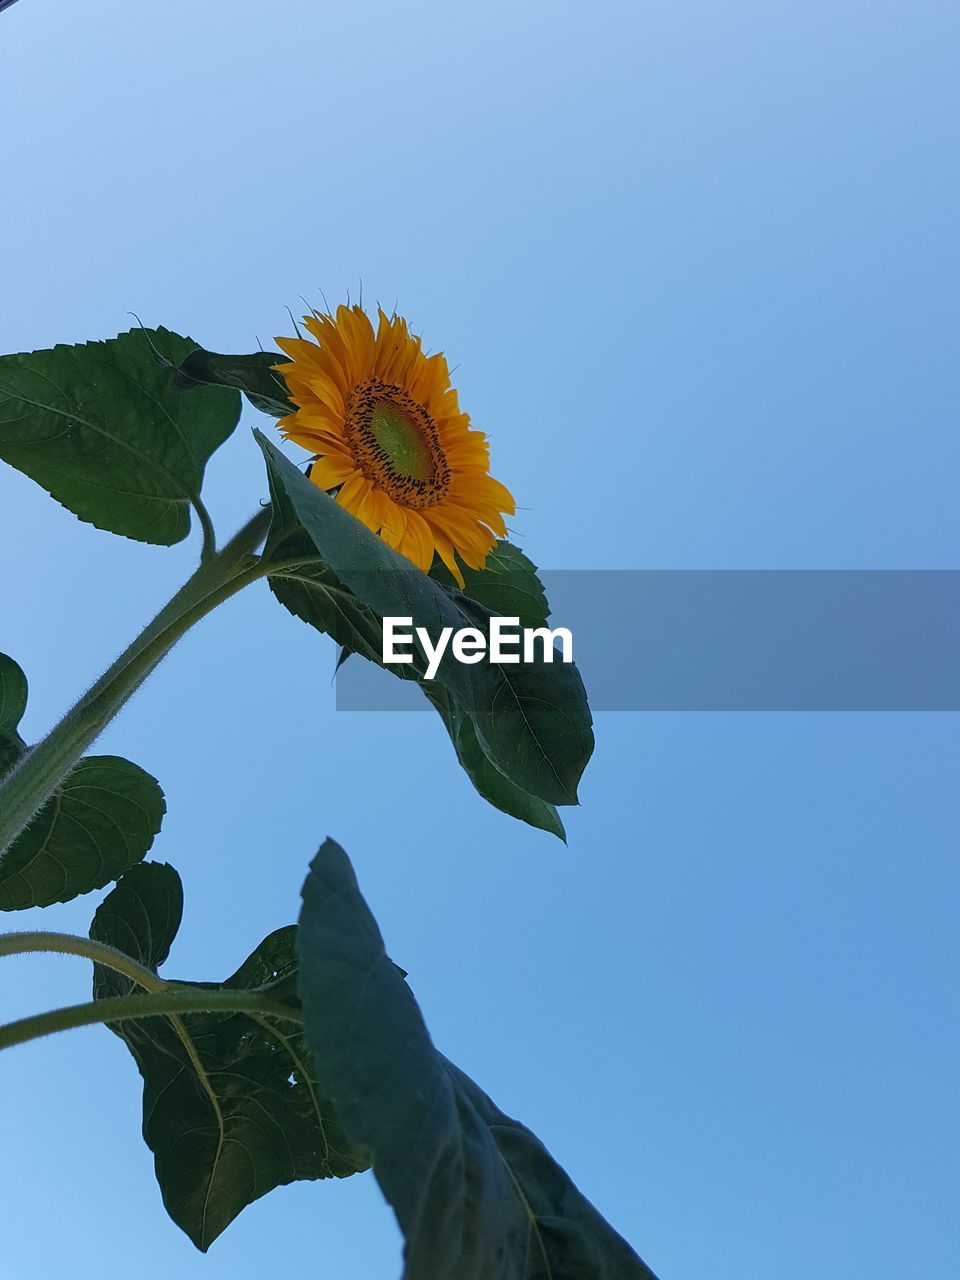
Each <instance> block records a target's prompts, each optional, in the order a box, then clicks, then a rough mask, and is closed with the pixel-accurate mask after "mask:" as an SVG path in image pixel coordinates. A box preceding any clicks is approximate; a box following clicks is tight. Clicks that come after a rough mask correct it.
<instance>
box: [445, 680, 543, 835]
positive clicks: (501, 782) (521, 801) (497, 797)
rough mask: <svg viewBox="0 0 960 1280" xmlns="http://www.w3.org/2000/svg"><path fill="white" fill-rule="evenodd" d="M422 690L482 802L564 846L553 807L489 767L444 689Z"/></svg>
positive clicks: (465, 720)
mask: <svg viewBox="0 0 960 1280" xmlns="http://www.w3.org/2000/svg"><path fill="white" fill-rule="evenodd" d="M421 688H422V689H423V692H424V693H425V694H426V696H427V700H428V701H429V702H430V703H432V705H433V706H434V707H435V708H436V709H437V711H438V712H439V713H440V719H441V720H442V721H443V723H444V725H445V726H446V730H447V733H449V735H450V740H451V742H452V743H453V746H454V750H455V751H456V753H457V759H458V760H459V761H460V764H461V766H462V768H463V770H464V772H465V773H466V775H467V777H468V778H469V779H470V781H471V782H472V783H473V785H474V787H476V789H477V791H478V792H479V794H480V795H481V796H483V798H484V800H486V801H488V802H489V803H490V804H492V805H493V807H494V808H495V809H499V810H500V811H501V812H502V813H507V814H509V815H510V817H511V818H518V819H519V820H520V821H521V822H526V823H528V824H529V825H530V826H531V827H538V828H539V829H540V830H541V831H549V832H550V834H551V835H555V836H558V837H559V838H560V839H561V840H562V841H563V842H564V844H566V840H567V833H566V831H565V830H564V826H563V822H562V821H561V819H560V815H559V814H558V813H557V810H556V807H555V806H554V805H552V804H547V802H546V801H545V800H540V799H539V798H538V797H537V796H532V795H530V794H529V792H527V791H524V790H523V789H522V788H521V787H518V786H517V785H516V784H515V783H513V782H511V781H510V779H509V778H507V777H505V776H504V775H503V774H502V773H501V772H500V770H499V769H497V768H495V767H494V766H493V765H492V764H491V763H490V761H489V760H488V759H487V757H486V756H485V755H484V754H483V750H482V748H481V746H480V743H479V742H478V741H477V734H476V731H475V729H474V727H473V721H472V720H471V719H470V717H469V716H468V715H466V714H465V713H464V712H462V711H459V710H458V709H457V708H456V707H455V706H454V705H453V703H452V702H451V700H450V696H449V694H448V693H447V691H446V690H445V689H441V688H438V687H437V685H436V683H435V682H431V683H430V684H428V683H426V682H424V683H423V684H422V685H421Z"/></svg>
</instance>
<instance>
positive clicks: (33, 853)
mask: <svg viewBox="0 0 960 1280" xmlns="http://www.w3.org/2000/svg"><path fill="white" fill-rule="evenodd" d="M26 705H27V680H26V676H25V675H24V674H23V672H22V670H21V669H20V667H19V666H18V665H17V663H16V662H14V660H13V659H12V658H9V657H7V655H6V654H0V773H2V772H6V770H7V769H10V768H11V767H12V766H13V765H14V764H15V763H16V761H17V760H18V759H19V757H20V756H21V755H23V753H24V752H25V751H26V749H27V744H26V743H25V742H24V741H23V739H22V738H21V737H20V734H19V731H18V727H17V726H18V725H19V723H20V719H21V717H22V715H23V713H24V711H25V709H26ZM165 810H166V805H165V802H164V798H163V792H162V791H161V789H160V784H159V783H158V782H157V780H156V778H153V777H151V776H150V774H149V773H147V772H146V771H145V770H143V769H141V768H140V767H139V765H135V764H131V762H130V761H129V760H124V759H122V758H121V757H120V756H86V757H85V758H84V759H83V760H81V761H80V762H79V764H77V765H75V766H74V768H73V769H72V770H71V772H70V773H69V774H68V775H67V777H66V778H65V779H64V781H63V782H62V783H61V784H60V786H59V787H58V788H57V790H56V791H55V792H54V793H53V795H52V796H51V797H50V799H49V800H48V801H47V803H46V804H45V805H44V806H43V808H42V809H41V810H40V811H39V813H38V814H37V815H36V817H35V818H34V820H33V822H32V823H31V824H30V826H29V827H27V828H26V829H25V830H24V831H22V832H21V833H20V835H19V836H17V838H16V839H15V840H14V841H13V843H12V844H11V845H10V846H9V847H8V848H7V849H6V850H5V851H4V852H3V853H2V854H0V911H23V910H24V909H26V908H27V907H49V906H50V905H51V903H54V902H69V901H70V899H71V898H76V897H78V896H79V895H80V894H83V893H90V891H91V890H92V889H102V888H103V886H104V885H105V884H108V883H109V882H110V881H111V880H116V878H117V877H118V876H120V875H122V874H123V873H124V872H125V871H127V870H128V869H129V868H130V867H132V866H134V865H135V864H136V863H138V862H140V861H141V859H143V858H144V857H146V855H147V853H148V851H149V849H150V846H151V845H152V844H153V841H154V838H155V836H156V835H157V832H158V831H159V830H160V824H161V823H162V821H163V815H164V812H165Z"/></svg>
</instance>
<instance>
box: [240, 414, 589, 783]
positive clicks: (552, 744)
mask: <svg viewBox="0 0 960 1280" xmlns="http://www.w3.org/2000/svg"><path fill="white" fill-rule="evenodd" d="M255 434H256V436H257V438H258V440H259V442H260V445H261V448H262V449H263V451H264V454H265V456H266V459H267V465H268V471H269V474H270V487H271V494H272V496H273V500H274V503H275V507H276V509H277V510H278V511H279V510H282V501H281V500H282V498H286V499H287V500H288V502H289V506H290V507H292V509H293V512H294V514H295V515H296V518H297V520H298V521H299V523H300V525H301V526H302V528H303V529H304V531H305V532H306V533H307V534H308V535H309V536H310V539H311V541H312V542H313V545H314V547H315V548H316V549H317V551H318V552H319V554H320V555H321V556H322V559H323V561H324V563H325V565H326V566H327V568H329V570H330V571H331V572H332V573H333V574H334V575H335V577H336V579H337V581H338V582H339V583H341V584H342V585H343V586H345V587H346V588H347V589H348V590H349V592H350V593H351V594H352V595H353V596H354V597H355V598H356V599H357V600H359V601H360V602H361V603H362V604H363V605H364V606H365V607H366V608H367V609H369V610H370V611H372V613H373V614H374V615H375V617H376V618H377V619H381V618H384V617H388V616H392V617H410V618H412V619H413V625H414V626H415V627H418V626H419V627H425V628H426V629H427V630H428V631H429V633H430V635H431V636H432V637H434V638H436V636H437V634H438V633H439V631H440V630H441V628H443V627H445V626H449V627H452V628H453V629H454V630H458V629H460V628H463V627H477V628H479V629H480V630H482V631H487V629H488V627H489V620H490V617H491V612H490V610H489V609H487V608H485V607H484V606H483V605H481V604H480V603H478V602H477V601H474V600H471V599H469V598H468V597H467V596H465V595H463V594H461V593H460V592H454V591H451V590H448V589H446V588H444V587H443V586H441V585H440V584H438V583H437V582H435V581H434V580H433V579H432V578H430V577H428V576H427V575H426V574H425V573H422V572H421V571H420V570H419V569H417V568H415V567H414V566H413V565H412V564H411V563H410V561H409V560H407V559H406V558H405V557H403V556H401V555H398V554H397V552H395V551H393V550H392V549H391V548H390V547H389V546H388V545H387V544H386V542H384V541H383V539H382V538H378V537H376V536H375V535H373V534H372V533H370V531H369V530H368V529H367V528H366V527H365V526H364V525H363V524H362V523H361V522H360V521H359V520H357V519H355V518H354V517H353V516H352V515H351V514H350V513H349V512H348V511H346V510H345V509H344V508H343V507H341V506H340V505H339V504H338V503H337V502H335V501H334V500H333V499H332V498H330V497H329V496H328V495H327V494H325V493H324V492H323V491H322V490H320V489H319V488H317V486H316V485H312V484H311V483H310V482H309V480H307V479H306V478H305V477H304V476H303V475H302V474H301V472H300V471H298V470H297V468H296V467H295V466H294V465H293V464H292V463H291V462H289V461H288V460H287V459H286V458H285V457H284V456H283V454H282V453H280V451H279V450H278V449H276V448H275V447H274V446H273V445H272V444H271V443H270V442H269V441H268V440H267V439H266V438H265V437H264V436H263V435H262V433H260V432H256V433H255ZM267 553H268V558H270V557H271V556H272V554H273V549H272V547H271V543H270V542H268V546H267ZM297 554H299V552H298V553H297ZM332 634H334V636H335V638H336V639H337V640H338V641H339V642H340V643H341V644H346V645H347V646H348V647H350V648H353V647H354V646H353V644H352V643H351V641H350V639H349V638H347V637H345V636H344V635H343V634H342V633H341V634H337V633H336V632H334V633H332ZM391 669H392V670H394V671H396V672H398V673H399V672H403V674H405V675H406V674H409V675H412V676H414V677H416V675H417V674H418V673H417V669H416V667H415V666H414V667H408V668H407V669H406V671H405V672H404V671H403V668H400V667H396V668H391ZM437 680H438V683H439V684H440V685H441V686H442V687H443V688H444V689H445V690H446V692H447V693H448V694H449V695H450V697H451V699H452V701H453V703H454V705H455V706H456V707H457V709H458V710H459V711H461V712H462V713H464V714H466V715H468V716H469V717H470V720H471V723H472V725H473V729H474V732H475V734H476V737H477V741H478V743H479V745H480V747H481V749H482V751H483V753H484V755H485V756H486V757H487V759H488V760H490V761H491V763H492V764H493V765H494V766H495V767H496V768H497V769H498V770H499V771H500V772H501V773H502V774H504V775H505V776H506V777H507V778H509V779H510V781H511V782H512V783H514V785H515V786H517V787H519V788H520V789H521V790H522V791H526V792H528V793H529V794H531V795H534V796H536V797H538V798H539V799H541V800H544V801H546V802H547V803H549V804H575V803H576V802H577V783H578V781H579V779H580V775H581V774H582V772H583V769H584V767H585V765H586V763H587V760H588V759H589V758H590V754H591V752H592V750H593V732H592V728H591V718H590V711H589V707H588V706H587V699H586V694H585V692H584V689H583V683H582V681H581V680H580V676H579V674H578V672H577V670H576V668H575V667H574V666H573V664H572V663H571V664H567V663H562V662H559V661H557V662H552V663H546V662H544V661H543V659H542V658H538V659H537V660H536V661H534V662H530V663H526V662H521V663H518V664H517V665H515V666H503V665H499V664H496V663H492V662H490V661H488V660H486V659H485V660H484V661H483V662H481V663H478V664H476V665H473V666H467V665H463V664H461V663H458V662H456V661H455V660H454V659H453V657H452V656H451V655H450V654H449V653H448V655H447V657H446V658H445V659H444V661H443V662H442V663H441V666H440V670H439V672H438V675H437Z"/></svg>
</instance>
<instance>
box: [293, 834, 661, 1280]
mask: <svg viewBox="0 0 960 1280" xmlns="http://www.w3.org/2000/svg"><path fill="white" fill-rule="evenodd" d="M297 947H298V951H299V956H300V972H299V976H298V985H299V990H300V996H301V1001H302V1006H303V1014H304V1019H305V1028H306V1038H307V1042H308V1044H309V1045H310V1046H311V1048H312V1049H313V1054H314V1061H315V1063H316V1070H317V1077H318V1080H319V1081H320V1082H321V1086H322V1087H323V1089H324V1090H325V1091H326V1092H327V1094H328V1095H329V1096H330V1097H331V1098H332V1099H333V1100H334V1103H335V1105H336V1107H337V1110H338V1113H339V1115H340V1117H341V1119H342V1121H343V1125H344V1128H345V1129H346V1131H347V1133H348V1134H349V1135H350V1136H351V1137H352V1138H353V1140H354V1141H355V1142H356V1143H358V1144H359V1145H360V1146H361V1147H363V1148H365V1149H366V1150H368V1151H369V1152H370V1155H371V1160H372V1163H373V1169H374V1173H375V1174H376V1176H377V1180H378V1182H379V1183H380V1187H381V1189H382V1190H383V1193H384V1195H385V1196H386V1198H387V1200H388V1201H389V1203H390V1205H391V1206H392V1207H393V1210H394V1212H395V1213H396V1215H397V1220H398V1221H399V1223H400V1227H401V1230H402V1231H403V1234H404V1237H405V1240H406V1247H405V1252H404V1261H405V1265H404V1272H403V1280H439V1278H440V1277H442V1280H653V1275H652V1272H651V1271H650V1270H649V1268H648V1267H646V1266H645V1264H644V1263H643V1262H641V1260H640V1259H639V1258H638V1257H637V1255H636V1254H635V1253H634V1251H633V1250H632V1249H631V1248H630V1246H629V1245H628V1244H627V1243H626V1241H625V1240H623V1239H622V1237H621V1236H619V1235H618V1234H617V1233H616V1232H615V1231H614V1230H613V1228H612V1227H611V1226H610V1225H609V1224H608V1223H607V1222H606V1221H605V1220H604V1219H603V1218H602V1217H601V1216H600V1214H599V1213H598V1212H597V1211H596V1209H594V1208H593V1206H592V1205H591V1204H590V1203H589V1202H588V1201H587V1200H586V1199H585V1198H584V1197H583V1196H582V1195H581V1194H580V1192H579V1191H578V1190H577V1188H576V1187H575V1186H574V1185H573V1183H572V1182H571V1181H570V1179H569V1178H568V1176H567V1175H566V1174H565V1173H564V1171H563V1170H562V1169H561V1168H560V1166H559V1165H558V1164H557V1163H556V1162H555V1161H554V1160H553V1159H552V1157H551V1156H550V1154H549V1153H548V1152H547V1150H546V1149H545V1148H544V1146H543V1145H542V1144H541V1143H540V1141H539V1140H538V1139H537V1138H536V1137H535V1136H534V1135H533V1134H532V1133H531V1132H530V1130H529V1129H526V1128H524V1126H523V1125H521V1124H518V1123H517V1122H516V1121H515V1120H511V1119H509V1118H508V1117H507V1116H505V1115H504V1114H503V1112H501V1111H500V1110H499V1109H498V1108H497V1107H496V1106H495V1105H494V1103H493V1102H491V1100H490V1099H489V1098H488V1097H487V1096H486V1094H485V1093H483V1092H482V1091H481V1090H480V1089H479V1088H478V1087H477V1086H476V1085H475V1084H474V1083H473V1081H472V1080H470V1079H469V1078H468V1077H467V1076H465V1075H464V1074H463V1072H462V1071H460V1070H458V1069H457V1068H456V1067H455V1066H454V1065H453V1064H452V1063H451V1062H449V1061H448V1060H447V1059H446V1058H444V1057H443V1056H442V1054H440V1053H438V1052H437V1050H436V1049H435V1048H434V1046H433V1043H432V1041H431V1039H430V1036H429V1033H428V1032H427V1028H426V1026H425V1025H424V1021H423V1016H422V1014H421V1012H420V1010H419V1008H418V1006H417V1003H416V1001H415V1000H414V998H413V995H412V994H411V992H410V990H409V988H408V986H407V985H406V983H405V982H404V981H403V980H402V978H401V977H400V976H399V974H398V973H397V971H396V969H395V967H394V966H393V964H392V963H391V962H390V961H389V960H388V959H387V956H386V952H385V950H384V945H383V939H382V938H381V936H380V931H379V929H378V928H377V924H376V921H375V920H374V918H373V916H372V915H371V913H370V910H369V908H368V907H367V905H366V903H365V902H364V900H363V898H362V897H361V895H360V890H359V889H358V887H357V882H356V878H355V876H354V874H353V869H352V867H351V866H350V862H349V860H348V858H347V855H346V854H345V853H344V852H343V850H342V849H341V848H340V847H339V845H337V844H335V843H334V842H333V841H332V840H327V841H326V842H325V844H324V845H323V847H322V848H321V850H320V852H319V853H318V855H317V857H316V858H315V859H314V862H313V865H312V866H311V869H310V874H309V876H308V878H307V882H306V884H305V886H304V890H303V910H302V913H301V917H300V929H299V933H298V941H297Z"/></svg>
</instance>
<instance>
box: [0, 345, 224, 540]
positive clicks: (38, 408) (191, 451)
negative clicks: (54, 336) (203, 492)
mask: <svg viewBox="0 0 960 1280" xmlns="http://www.w3.org/2000/svg"><path fill="white" fill-rule="evenodd" d="M195 345H196V344H195V343H193V342H191V341H190V339H188V338H182V337H180V336H179V335H178V334H175V333H171V332H170V331H169V330H167V329H153V330H138V329H137V330H132V331H130V332H129V333H123V334H120V336H119V337H117V338H111V339H109V340H108V341H106V342H86V343H80V344H78V345H77V346H72V347H68V346H57V347H53V348H52V349H51V350H48V351H34V352H31V353H29V354H20V355H10V356H3V357H0V458H2V459H3V460H4V461H6V462H8V463H10V464H11V466H14V467H16V468H17V469H18V470H20V471H22V472H24V474H25V475H28V476H30V477H31V479H33V480H35V481H36V482H37V483H38V484H40V485H42V486H43V488H44V489H46V490H47V491H48V492H49V493H50V494H52V496H53V497H54V498H56V499H57V501H58V502H60V503H62V504H63V506H65V507H66V508H67V509H68V510H69V511H72V512H73V513H74V515H77V516H79V517H80V519H81V520H86V521H88V522H89V523H91V524H94V525H96V527H97V528H98V529H107V530H109V531H110V532H111V533H118V534H123V535H124V536H125V537H128V538H135V539H137V540H138V541H141V542H152V543H159V544H162V545H165V546H169V545H171V544H173V543H175V542H180V541H181V540H182V539H183V538H185V537H186V536H187V533H188V532H189V529H190V508H191V506H192V505H193V504H195V503H196V502H197V501H198V500H199V497H200V489H201V486H202V484H203V473H204V468H205V466H206V463H207V460H208V459H209V457H210V455H211V454H212V453H213V452H214V451H215V450H216V449H218V448H219V447H220V445H221V444H223V442H224V440H226V438H227V437H228V436H229V435H230V433H231V432H232V431H233V429H234V427H235V426H236V424H237V420H238V418H239V412H240V400H239V396H238V395H237V393H236V391H232V390H228V389H226V388H223V387H205V388H203V389H201V390H200V391H199V392H197V394H196V395H192V396H183V395H180V394H179V393H178V392H177V391H175V390H173V389H172V388H171V386H170V374H169V370H168V369H166V368H164V367H163V366H162V364H161V363H159V362H158V360H157V358H156V356H157V354H159V355H160V356H161V358H162V359H163V360H164V361H167V362H169V363H172V364H174V365H176V364H178V363H179V362H180V361H181V360H182V359H184V358H185V357H186V356H187V355H188V353H189V352H190V351H192V350H193V349H194V347H195Z"/></svg>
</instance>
